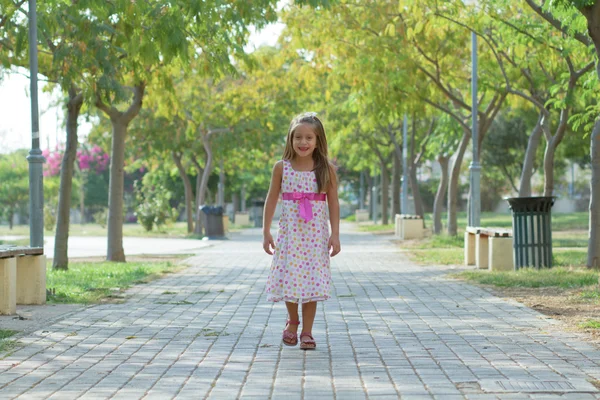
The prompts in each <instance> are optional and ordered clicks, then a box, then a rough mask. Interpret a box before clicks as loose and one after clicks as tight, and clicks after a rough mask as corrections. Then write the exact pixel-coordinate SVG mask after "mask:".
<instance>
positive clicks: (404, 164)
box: [400, 114, 408, 214]
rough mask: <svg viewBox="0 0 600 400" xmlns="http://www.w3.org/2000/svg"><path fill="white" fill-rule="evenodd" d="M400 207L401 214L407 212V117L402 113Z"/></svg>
mask: <svg viewBox="0 0 600 400" xmlns="http://www.w3.org/2000/svg"><path fill="white" fill-rule="evenodd" d="M400 206H401V207H402V210H401V214H408V117H407V116H406V114H404V125H403V127H402V199H401V204H400Z"/></svg>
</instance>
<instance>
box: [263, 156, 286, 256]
mask: <svg viewBox="0 0 600 400" xmlns="http://www.w3.org/2000/svg"><path fill="white" fill-rule="evenodd" d="M282 177H283V161H278V162H277V163H275V165H274V166H273V174H272V175H271V184H270V185H269V192H268V193H267V199H266V201H265V208H264V210H263V249H264V250H265V251H266V252H267V254H273V252H272V250H271V249H274V248H275V242H274V241H273V236H271V223H272V222H273V215H274V214H275V208H276V207H277V200H278V199H279V193H280V192H281V179H282Z"/></svg>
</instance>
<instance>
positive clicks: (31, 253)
mask: <svg viewBox="0 0 600 400" xmlns="http://www.w3.org/2000/svg"><path fill="white" fill-rule="evenodd" d="M17 304H46V256H44V249H43V248H42V247H25V246H9V245H0V314H3V315H13V314H16V313H17Z"/></svg>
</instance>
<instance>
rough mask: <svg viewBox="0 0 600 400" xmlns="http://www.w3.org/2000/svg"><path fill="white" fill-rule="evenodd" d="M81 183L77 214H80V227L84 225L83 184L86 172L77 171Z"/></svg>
mask: <svg viewBox="0 0 600 400" xmlns="http://www.w3.org/2000/svg"><path fill="white" fill-rule="evenodd" d="M79 174H80V176H81V183H80V185H79V214H81V221H80V223H81V225H85V184H86V181H87V172H84V171H81V170H80V171H79Z"/></svg>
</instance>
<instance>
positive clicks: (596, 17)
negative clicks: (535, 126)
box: [582, 1, 600, 268]
mask: <svg viewBox="0 0 600 400" xmlns="http://www.w3.org/2000/svg"><path fill="white" fill-rule="evenodd" d="M582 13H583V14H584V15H585V17H586V19H587V22H588V33H589V35H590V37H591V38H592V41H593V42H594V47H595V49H596V56H597V57H600V2H597V1H596V2H594V4H593V5H592V6H589V7H584V8H583V10H582ZM596 74H597V75H598V77H599V78H600V62H597V63H596ZM590 142H591V143H590V157H591V163H590V164H591V168H592V179H591V181H590V191H591V197H590V226H589V232H590V233H589V241H588V260H587V266H588V267H589V268H600V233H599V232H598V229H600V117H598V119H596V122H595V124H594V129H593V130H592V135H591V139H590Z"/></svg>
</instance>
